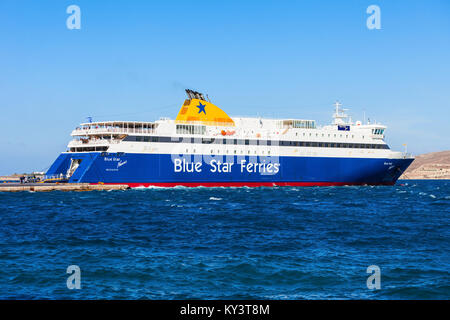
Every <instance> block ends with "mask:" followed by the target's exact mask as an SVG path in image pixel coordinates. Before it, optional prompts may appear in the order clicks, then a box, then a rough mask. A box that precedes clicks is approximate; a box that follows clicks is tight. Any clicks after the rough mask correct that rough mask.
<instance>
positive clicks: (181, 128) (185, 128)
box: [177, 124, 206, 134]
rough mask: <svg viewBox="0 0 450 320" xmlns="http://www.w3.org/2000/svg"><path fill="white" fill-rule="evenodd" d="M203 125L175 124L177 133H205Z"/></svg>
mask: <svg viewBox="0 0 450 320" xmlns="http://www.w3.org/2000/svg"><path fill="white" fill-rule="evenodd" d="M205 133H206V127H205V126H195V125H188V124H177V134H205Z"/></svg>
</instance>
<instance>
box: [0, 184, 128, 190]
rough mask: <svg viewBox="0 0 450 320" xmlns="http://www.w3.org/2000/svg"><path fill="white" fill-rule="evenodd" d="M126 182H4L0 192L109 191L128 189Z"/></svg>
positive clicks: (0, 185)
mask: <svg viewBox="0 0 450 320" xmlns="http://www.w3.org/2000/svg"><path fill="white" fill-rule="evenodd" d="M129 188H130V187H129V186H128V185H126V184H89V183H59V184H58V183H32V184H31V183H30V184H26V183H25V184H18V183H4V184H0V192H20V191H30V192H48V191H94V190H97V191H108V190H126V189H129Z"/></svg>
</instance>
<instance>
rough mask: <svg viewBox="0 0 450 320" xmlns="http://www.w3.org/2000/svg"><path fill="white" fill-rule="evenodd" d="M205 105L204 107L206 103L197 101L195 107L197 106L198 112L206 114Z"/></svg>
mask: <svg viewBox="0 0 450 320" xmlns="http://www.w3.org/2000/svg"><path fill="white" fill-rule="evenodd" d="M205 107H206V105H204V104H202V103H201V102H199V103H198V106H197V108H198V113H202V112H203V113H204V114H206V111H205Z"/></svg>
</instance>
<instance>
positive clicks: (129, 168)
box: [47, 152, 413, 187]
mask: <svg viewBox="0 0 450 320" xmlns="http://www.w3.org/2000/svg"><path fill="white" fill-rule="evenodd" d="M223 158H224V156H215V157H214V156H209V155H207V156H206V155H205V156H199V155H196V156H195V157H194V156H193V155H184V156H183V158H182V159H184V161H182V160H177V161H176V162H175V163H174V161H173V159H172V156H171V155H170V154H133V153H126V154H114V153H110V154H107V155H104V154H101V153H100V152H89V153H62V154H61V155H60V156H59V157H58V158H57V159H56V160H55V162H54V163H53V164H52V166H51V167H50V168H49V170H48V172H47V175H48V176H59V175H65V174H66V173H67V171H68V169H69V167H70V165H71V161H72V159H79V160H81V162H80V165H79V166H78V168H77V169H76V170H75V171H74V172H73V174H72V175H71V176H70V177H69V180H68V182H69V183H114V184H128V185H129V186H131V187H138V186H151V185H154V186H167V187H170V186H176V185H184V186H266V185H267V186H274V185H280V186H284V185H298V186H301V185H305V186H309V185H364V184H367V185H393V184H395V182H396V181H397V179H398V178H399V177H400V175H401V174H402V173H403V172H404V171H405V170H406V168H407V167H408V166H409V165H410V164H411V162H412V161H413V159H411V158H407V159H387V158H386V159H379V158H330V157H279V158H277V163H278V166H277V167H276V168H275V166H269V167H267V166H264V167H261V166H260V165H252V166H250V170H249V167H248V166H247V165H248V164H249V163H252V162H253V163H255V162H256V163H258V164H260V163H265V161H266V160H265V157H256V156H250V157H249V156H227V158H226V161H223V160H224V159H223ZM196 159H200V160H196ZM203 159H208V160H206V161H205V160H203ZM224 162H226V163H228V165H225V166H224V165H223V163H224ZM230 163H233V164H232V165H230ZM227 169H228V170H227ZM191 171H192V172H191Z"/></svg>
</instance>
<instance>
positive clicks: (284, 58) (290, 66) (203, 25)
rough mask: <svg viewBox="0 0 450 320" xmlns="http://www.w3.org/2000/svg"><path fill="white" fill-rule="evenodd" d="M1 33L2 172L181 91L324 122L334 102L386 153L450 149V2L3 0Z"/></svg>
mask: <svg viewBox="0 0 450 320" xmlns="http://www.w3.org/2000/svg"><path fill="white" fill-rule="evenodd" d="M71 4H76V5H78V6H79V7H80V8H81V30H69V29H67V27H66V19H67V17H68V16H69V15H68V14H67V13H66V8H67V7H68V6H69V5H71ZM371 4H376V5H378V6H379V7H380V8H381V30H369V29H368V28H367V27H366V19H367V17H368V16H369V15H368V14H367V13H366V8H367V7H368V6H369V5H371ZM0 41H1V47H0V70H1V71H0V109H1V113H0V120H1V126H0V150H1V153H0V154H1V156H0V174H10V173H13V172H25V171H33V170H44V169H46V168H47V167H48V166H50V164H51V163H52V161H53V160H54V159H55V158H56V157H57V155H58V154H59V152H61V151H64V150H65V148H66V145H67V143H68V141H69V140H70V132H71V130H72V129H73V128H75V127H76V126H77V125H78V124H79V123H80V122H83V121H85V120H86V117H87V116H93V117H94V120H147V121H152V120H156V119H158V118H159V117H161V116H169V117H172V118H174V117H175V116H176V114H177V112H178V110H179V108H180V106H181V104H182V103H183V101H184V98H185V96H184V95H185V93H184V89H185V88H192V89H195V90H198V91H201V92H205V93H208V94H209V96H210V98H211V100H212V101H213V102H214V103H215V104H217V105H218V106H220V107H222V108H223V109H224V110H225V111H226V112H227V113H228V114H230V115H232V116H233V115H246V116H255V115H260V116H266V117H279V118H284V117H296V118H307V119H316V120H317V121H318V122H319V123H321V124H327V123H329V122H330V121H331V114H332V104H333V103H334V101H335V100H336V99H338V100H340V101H341V102H342V103H343V104H344V106H346V107H348V108H350V109H351V110H350V113H351V114H352V115H353V119H354V120H357V119H361V118H362V117H363V112H364V111H365V112H366V114H367V116H368V117H370V118H371V119H374V120H377V121H379V122H382V123H384V124H386V125H387V126H388V130H387V132H386V133H387V141H388V143H389V144H390V145H391V147H392V148H394V149H400V150H402V149H403V147H402V144H403V143H407V144H408V151H411V152H413V153H415V154H419V153H425V152H432V151H440V150H446V149H447V150H448V149H450V138H449V134H448V130H449V123H450V120H449V119H450V2H449V1H378V0H377V1H375V0H373V1H363V0H359V1H356V0H355V1H263V0H260V1H250V0H248V1H211V0H210V1H123V0H120V1H119V0H115V1H99V0H98V1H93V0H90V1H85V0H83V1H82V0H72V1H62V0H59V1H57V0H54V1H45V0H41V1H20V0H19V1H18V0H14V1H9V0H2V1H1V2H0Z"/></svg>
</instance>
